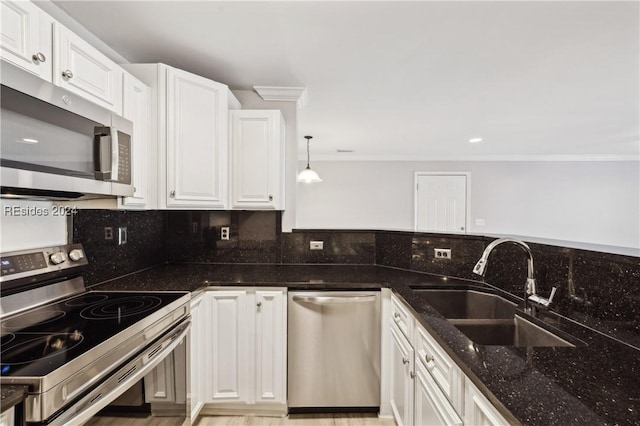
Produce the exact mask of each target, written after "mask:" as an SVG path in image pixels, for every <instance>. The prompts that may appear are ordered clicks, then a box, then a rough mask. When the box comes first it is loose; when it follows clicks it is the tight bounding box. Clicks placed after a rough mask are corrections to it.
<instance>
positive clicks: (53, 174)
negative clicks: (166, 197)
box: [0, 62, 133, 200]
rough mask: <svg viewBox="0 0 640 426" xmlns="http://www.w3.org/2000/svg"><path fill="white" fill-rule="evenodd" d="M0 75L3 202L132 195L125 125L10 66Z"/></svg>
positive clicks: (128, 129)
mask: <svg viewBox="0 0 640 426" xmlns="http://www.w3.org/2000/svg"><path fill="white" fill-rule="evenodd" d="M1 71H2V74H1V83H2V93H1V94H0V102H1V104H2V110H1V112H0V114H1V115H0V127H1V139H0V186H1V189H2V197H5V198H6V197H18V198H46V199H66V200H69V199H86V198H100V197H107V196H131V195H133V183H132V180H131V177H132V166H133V158H132V152H133V150H132V146H131V144H132V140H131V137H132V130H133V124H132V123H131V122H130V121H128V120H126V119H125V118H123V117H120V116H118V115H116V114H114V113H113V112H111V111H109V110H107V109H104V108H102V107H100V106H98V105H95V104H93V103H92V102H89V101H88V100H86V99H83V98H82V97H80V96H77V95H75V94H72V93H70V92H68V91H66V90H64V89H62V88H60V87H57V86H54V85H53V84H51V83H48V82H46V81H44V80H41V79H40V78H38V77H36V76H32V75H30V74H28V73H26V72H24V71H22V70H18V69H17V68H15V67H13V66H12V65H10V64H6V63H4V62H2V70H1Z"/></svg>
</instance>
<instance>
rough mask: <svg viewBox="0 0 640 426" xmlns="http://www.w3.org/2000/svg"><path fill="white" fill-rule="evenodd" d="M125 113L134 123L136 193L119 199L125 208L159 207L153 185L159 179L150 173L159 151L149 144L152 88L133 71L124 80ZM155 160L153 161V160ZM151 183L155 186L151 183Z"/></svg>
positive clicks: (125, 74) (123, 109)
mask: <svg viewBox="0 0 640 426" xmlns="http://www.w3.org/2000/svg"><path fill="white" fill-rule="evenodd" d="M123 89H124V90H123V101H124V102H123V108H122V115H123V116H124V118H126V119H127V120H130V121H131V122H133V135H132V138H133V139H132V141H133V186H134V191H133V196H131V197H124V198H121V199H120V200H119V207H120V208H123V209H143V208H147V209H152V208H154V207H155V197H154V196H153V191H149V190H148V188H149V186H153V185H154V184H155V182H156V179H155V173H154V175H153V176H149V169H153V171H154V172H155V164H156V163H155V161H153V159H154V158H156V156H155V152H154V151H155V150H151V149H150V144H149V107H150V97H149V96H150V95H149V87H147V85H146V84H144V83H143V82H141V81H140V80H138V79H137V78H135V77H134V76H132V75H131V74H129V73H126V72H125V73H124V79H123ZM152 161H153V162H152ZM149 184H151V185H149Z"/></svg>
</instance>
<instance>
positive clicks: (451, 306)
mask: <svg viewBox="0 0 640 426" xmlns="http://www.w3.org/2000/svg"><path fill="white" fill-rule="evenodd" d="M413 291H414V293H415V294H416V295H420V296H421V298H422V299H423V300H425V301H426V302H427V303H429V304H430V305H431V306H432V307H433V308H434V309H435V310H436V311H438V312H439V313H440V314H441V315H442V316H443V317H445V318H446V319H448V320H449V321H450V322H451V323H452V324H453V325H455V326H456V327H457V328H458V329H459V330H460V331H461V332H462V333H464V334H465V335H466V336H467V337H468V338H469V339H471V340H472V341H473V342H475V343H478V344H481V345H497V346H568V347H575V346H576V344H574V343H575V342H578V343H577V344H584V343H583V342H580V341H578V340H577V339H575V338H572V337H570V336H567V337H566V338H563V337H560V336H558V335H556V334H555V333H553V332H551V331H548V330H546V329H545V328H543V327H540V326H539V325H537V324H534V323H533V322H531V321H529V320H527V319H525V318H523V317H522V316H520V315H517V314H516V307H517V304H516V303H514V302H511V301H509V300H507V299H505V298H503V297H501V296H498V295H496V294H492V293H486V292H482V291H477V290H471V289H433V288H413ZM570 341H571V342H570ZM574 341H575V342H574ZM572 342H574V343H572Z"/></svg>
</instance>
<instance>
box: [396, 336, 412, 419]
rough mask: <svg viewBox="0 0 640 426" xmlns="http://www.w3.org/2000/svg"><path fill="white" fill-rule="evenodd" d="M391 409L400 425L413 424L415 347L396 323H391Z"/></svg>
mask: <svg viewBox="0 0 640 426" xmlns="http://www.w3.org/2000/svg"><path fill="white" fill-rule="evenodd" d="M391 340H392V342H393V348H392V350H391V360H390V364H391V369H390V371H391V381H390V386H391V409H392V410H393V416H394V417H395V419H396V423H398V426H403V425H412V424H413V403H414V400H413V394H414V390H413V379H414V378H413V375H414V374H415V373H414V356H413V347H412V346H411V343H409V340H407V338H406V337H405V336H404V335H403V334H402V332H401V331H400V330H399V328H398V327H397V326H396V325H395V324H391Z"/></svg>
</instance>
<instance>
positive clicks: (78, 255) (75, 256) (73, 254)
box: [69, 249, 84, 262]
mask: <svg viewBox="0 0 640 426" xmlns="http://www.w3.org/2000/svg"><path fill="white" fill-rule="evenodd" d="M69 257H70V258H71V260H73V261H74V262H77V261H78V260H80V259H82V258H83V257H84V253H83V252H82V250H80V249H73V250H71V251H70V252H69Z"/></svg>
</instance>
